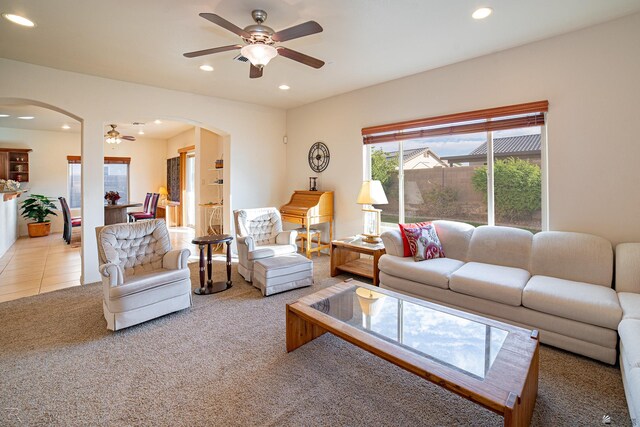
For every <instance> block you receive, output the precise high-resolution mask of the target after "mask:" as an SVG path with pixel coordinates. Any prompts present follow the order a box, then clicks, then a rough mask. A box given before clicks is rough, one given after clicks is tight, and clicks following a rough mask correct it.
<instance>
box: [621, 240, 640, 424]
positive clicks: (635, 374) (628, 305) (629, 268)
mask: <svg viewBox="0 0 640 427" xmlns="http://www.w3.org/2000/svg"><path fill="white" fill-rule="evenodd" d="M616 291H618V298H619V299H620V305H621V306H622V321H621V322H620V324H619V325H618V333H619V334H620V370H621V371H622V382H623V383H624V390H625V392H626V394H627V403H628V405H629V414H630V415H631V419H632V420H633V425H634V426H635V425H638V422H640V243H621V244H619V245H618V246H616Z"/></svg>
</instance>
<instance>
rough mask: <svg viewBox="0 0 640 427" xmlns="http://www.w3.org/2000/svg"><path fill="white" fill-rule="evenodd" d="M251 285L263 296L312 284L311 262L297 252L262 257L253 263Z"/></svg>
mask: <svg viewBox="0 0 640 427" xmlns="http://www.w3.org/2000/svg"><path fill="white" fill-rule="evenodd" d="M252 283H253V286H255V287H256V288H258V289H260V291H261V292H262V295H263V296H265V297H266V296H269V295H273V294H277V293H280V292H285V291H290V290H292V289H297V288H304V287H305V286H311V285H313V262H312V261H311V260H310V259H307V257H304V256H302V255H299V254H287V255H279V256H274V257H271V258H263V259H259V260H257V261H255V262H254V264H253V282H252Z"/></svg>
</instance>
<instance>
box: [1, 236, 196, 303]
mask: <svg viewBox="0 0 640 427" xmlns="http://www.w3.org/2000/svg"><path fill="white" fill-rule="evenodd" d="M169 234H170V237H171V247H173V248H174V249H178V248H187V249H189V250H191V258H189V261H193V260H197V259H198V252H197V251H196V246H195V245H192V244H191V240H192V239H193V237H194V234H195V232H194V231H193V229H191V228H188V227H176V228H170V229H169ZM75 235H76V234H75V233H74V236H75ZM76 240H77V239H76V238H75V237H74V239H73V240H72V244H71V245H67V244H66V243H65V241H64V240H63V239H62V234H60V233H54V234H51V235H49V236H47V237H38V238H34V239H30V238H28V237H24V238H20V239H18V240H17V241H16V243H14V244H13V246H11V247H10V248H9V250H8V251H7V252H6V253H5V254H4V255H3V256H2V258H0V302H4V301H10V300H14V299H18V298H23V297H28V296H32V295H37V294H41V293H45V292H51V291H55V290H58V289H63V288H68V287H71V286H79V285H80V274H81V271H82V267H81V259H80V247H79V245H77V244H76V245H74V244H73V243H74V242H75V241H76Z"/></svg>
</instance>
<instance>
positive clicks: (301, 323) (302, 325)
mask: <svg viewBox="0 0 640 427" xmlns="http://www.w3.org/2000/svg"><path fill="white" fill-rule="evenodd" d="M294 304H296V303H294ZM286 327H287V332H286V335H287V338H286V341H287V353H288V352H291V351H293V350H295V349H296V348H298V347H300V346H303V345H305V344H306V343H308V342H309V341H312V340H314V339H316V338H318V337H319V336H320V335H322V334H324V333H325V332H327V331H326V330H325V329H323V328H321V327H320V326H318V325H316V324H315V323H311V322H309V321H307V320H305V319H303V318H302V317H300V316H299V315H298V314H297V313H296V312H295V311H294V310H293V309H292V307H291V305H290V304H287V326H286Z"/></svg>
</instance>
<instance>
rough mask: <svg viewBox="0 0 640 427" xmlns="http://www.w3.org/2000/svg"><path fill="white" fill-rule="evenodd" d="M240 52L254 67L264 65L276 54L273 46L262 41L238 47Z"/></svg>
mask: <svg viewBox="0 0 640 427" xmlns="http://www.w3.org/2000/svg"><path fill="white" fill-rule="evenodd" d="M240 53H241V54H242V56H244V57H245V58H247V59H248V60H249V62H251V63H252V64H253V65H255V66H256V67H264V66H265V65H267V64H268V63H269V61H271V60H272V59H273V58H275V57H276V56H277V55H278V51H277V50H276V48H275V47H273V46H270V45H268V44H262V43H254V44H248V45H246V46H244V47H243V48H242V49H240Z"/></svg>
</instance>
